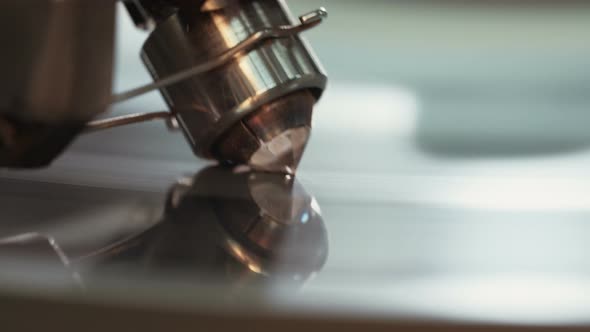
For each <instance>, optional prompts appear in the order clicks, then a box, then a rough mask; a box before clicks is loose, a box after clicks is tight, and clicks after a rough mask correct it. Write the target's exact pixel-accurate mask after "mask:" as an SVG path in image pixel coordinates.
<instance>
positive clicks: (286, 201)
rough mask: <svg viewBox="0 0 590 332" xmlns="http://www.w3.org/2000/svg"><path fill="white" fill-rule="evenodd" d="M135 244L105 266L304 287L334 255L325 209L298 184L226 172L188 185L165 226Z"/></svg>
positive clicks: (171, 205) (175, 197)
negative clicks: (330, 249)
mask: <svg viewBox="0 0 590 332" xmlns="http://www.w3.org/2000/svg"><path fill="white" fill-rule="evenodd" d="M129 243H131V244H133V245H131V246H129V245H125V244H123V245H120V246H117V247H113V248H110V249H109V250H107V251H105V252H103V253H101V254H100V255H99V256H100V257H102V264H101V265H102V266H104V265H105V264H106V265H107V266H109V265H122V267H123V268H126V269H130V270H131V271H133V268H134V266H135V267H139V268H140V269H141V270H142V271H146V269H147V270H148V271H149V272H150V273H153V274H155V275H158V274H161V273H171V272H172V273H173V272H180V273H187V274H188V276H190V277H191V278H199V276H200V277H215V278H216V280H226V281H227V282H232V283H233V282H238V283H241V282H243V281H244V280H252V279H254V280H260V278H262V279H267V278H273V279H274V278H279V279H280V280H283V281H291V282H295V283H297V284H299V283H302V282H304V281H305V280H307V279H308V278H309V277H310V276H311V275H313V274H314V273H315V272H317V271H319V270H320V269H321V268H322V266H323V265H324V263H325V260H326V257H327V252H328V241H327V234H326V229H325V226H324V223H323V220H322V217H321V215H320V211H319V207H318V205H317V203H316V201H315V200H314V198H312V197H311V196H309V195H308V194H307V193H306V192H305V191H304V190H303V188H302V187H301V185H300V184H299V183H297V182H296V181H295V180H294V179H293V178H291V177H290V176H289V175H283V174H270V173H241V174H235V173H233V172H232V171H231V170H230V169H225V168H209V169H206V170H204V171H202V172H200V173H199V174H197V176H195V177H194V178H193V179H188V180H185V181H180V182H179V183H178V184H177V185H175V186H174V187H173V188H172V189H171V191H170V194H169V197H168V202H167V211H166V214H165V218H164V220H163V222H162V223H160V224H159V225H158V226H156V227H155V228H153V229H152V230H150V231H149V232H147V233H145V234H143V235H142V236H140V237H139V238H136V239H134V240H132V241H129ZM138 264H139V266H137V265H138ZM219 278H221V279H219Z"/></svg>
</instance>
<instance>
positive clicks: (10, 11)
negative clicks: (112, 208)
mask: <svg viewBox="0 0 590 332" xmlns="http://www.w3.org/2000/svg"><path fill="white" fill-rule="evenodd" d="M0 19H1V20H2V22H3V26H4V27H7V28H4V29H1V30H0V40H2V43H3V44H4V45H10V46H9V47H4V48H3V50H2V52H3V58H2V61H1V62H0V72H2V80H0V123H1V124H0V166H4V167H40V166H46V165H47V164H49V163H50V162H51V161H52V160H53V159H54V158H55V157H56V156H57V155H58V154H59V153H61V151H62V150H63V149H64V148H65V147H66V146H67V144H68V143H69V142H70V141H71V140H72V139H73V138H74V137H75V136H76V135H77V134H78V133H79V132H80V131H82V130H83V128H84V126H85V123H86V122H88V121H89V120H90V119H92V118H93V117H94V116H95V115H97V114H98V113H101V112H103V111H104V110H105V109H106V108H107V107H108V105H109V103H110V96H111V76H112V65H113V47H114V26H115V24H114V23H115V1H114V0H104V1H94V0H62V1H52V0H28V1H2V2H1V4H0Z"/></svg>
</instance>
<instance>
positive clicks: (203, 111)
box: [142, 0, 327, 173]
mask: <svg viewBox="0 0 590 332" xmlns="http://www.w3.org/2000/svg"><path fill="white" fill-rule="evenodd" d="M211 4H213V3H211ZM214 4H215V6H208V7H207V8H205V7H198V8H194V9H195V10H192V11H190V12H189V11H187V10H186V9H185V8H187V7H181V8H180V9H179V11H178V12H177V13H175V14H174V15H171V16H170V17H168V18H166V19H165V20H163V21H161V22H159V23H158V25H157V27H156V29H155V30H154V31H153V32H152V34H151V36H150V37H149V38H148V40H147V41H146V43H145V44H144V47H143V52H142V58H143V60H144V62H145V63H146V66H147V68H148V69H149V70H150V72H151V74H152V76H153V77H154V79H155V80H156V81H158V80H162V81H165V80H166V78H167V77H171V76H174V74H176V73H182V72H183V71H184V72H186V73H189V72H190V71H192V70H195V71H196V73H195V74H194V75H193V76H189V77H187V78H186V79H185V80H183V81H177V82H176V83H173V84H169V85H166V86H162V87H161V89H160V91H161V92H162V95H163V96H164V99H165V100H166V102H167V103H168V105H169V107H170V109H171V110H172V112H173V114H174V116H175V117H176V119H177V121H178V124H179V126H180V128H181V129H182V131H183V132H184V134H185V136H186V137H187V140H188V141H189V143H190V144H191V146H192V148H193V151H194V152H195V154H196V155H198V156H201V157H205V158H211V159H216V160H219V161H221V162H222V163H229V164H247V165H249V166H251V167H252V168H253V169H256V170H264V171H276V172H286V173H292V172H294V171H295V169H296V168H297V165H298V164H299V161H300V159H301V156H302V154H303V151H304V149H305V146H306V144H307V140H308V138H309V135H310V130H311V116H312V111H313V106H314V104H315V102H316V101H317V100H318V99H319V98H320V96H321V94H322V92H323V90H324V88H325V86H326V82H327V77H326V74H325V73H324V70H323V68H322V67H321V65H320V63H319V61H318V60H317V59H316V58H315V56H314V54H313V52H312V51H311V49H310V47H309V45H307V43H306V42H305V40H304V39H303V38H302V37H301V36H299V35H298V33H299V32H301V31H304V30H305V29H308V28H310V27H313V26H315V25H317V24H318V23H319V22H320V21H321V20H322V18H324V17H325V16H326V12H325V10H323V9H319V10H316V11H313V12H311V13H309V14H306V15H303V16H301V17H300V18H299V23H300V24H299V25H297V24H296V20H295V19H294V18H293V17H292V16H291V14H290V12H289V10H288V8H287V7H286V5H285V3H284V2H283V1H280V0H251V1H219V2H215V3H214ZM195 68H196V69H195Z"/></svg>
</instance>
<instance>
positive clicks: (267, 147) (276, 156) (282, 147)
mask: <svg viewBox="0 0 590 332" xmlns="http://www.w3.org/2000/svg"><path fill="white" fill-rule="evenodd" d="M309 135H310V128H309V127H298V128H291V129H288V130H286V131H284V132H282V133H281V134H280V135H277V136H275V137H274V138H273V139H271V140H270V141H268V142H261V143H262V145H261V146H260V148H259V149H258V150H257V151H256V152H255V153H254V154H253V155H252V156H251V157H250V160H249V162H248V164H249V166H250V167H251V168H252V169H254V170H259V171H269V172H281V173H289V174H294V173H295V171H296V170H297V166H299V162H300V161H301V157H302V156H303V152H304V151H305V146H306V145H307V140H308V139H309Z"/></svg>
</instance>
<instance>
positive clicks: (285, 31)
mask: <svg viewBox="0 0 590 332" xmlns="http://www.w3.org/2000/svg"><path fill="white" fill-rule="evenodd" d="M327 16H328V12H327V11H326V10H325V9H324V8H323V7H321V8H319V9H316V10H314V11H311V12H309V13H306V14H304V15H301V16H299V22H300V24H298V25H284V26H278V27H273V28H266V29H262V30H259V31H257V32H256V33H254V34H252V35H250V36H249V37H248V38H247V39H245V40H243V41H242V42H240V43H239V44H237V45H235V46H234V47H232V48H230V49H229V50H227V51H225V52H223V53H221V54H220V55H219V56H217V57H215V58H213V59H211V60H208V61H205V62H203V63H201V64H198V65H196V66H193V67H191V68H188V69H186V70H182V71H180V72H178V73H176V74H173V75H170V76H168V77H166V78H163V79H159V80H156V81H155V82H153V83H150V84H146V85H143V86H140V87H138V88H135V89H132V90H129V91H126V92H122V93H119V94H115V95H113V96H112V98H111V105H112V104H116V103H120V102H123V101H126V100H129V99H132V98H135V97H138V96H140V95H143V94H145V93H148V92H151V91H154V90H158V89H161V88H164V87H167V86H170V85H172V84H175V83H178V82H181V81H184V80H186V79H189V78H191V77H194V76H197V75H201V74H203V73H206V72H209V71H211V70H213V69H216V68H218V67H221V66H223V65H224V64H226V63H228V62H230V61H231V60H233V59H234V58H235V57H236V56H238V55H240V54H243V53H246V52H249V51H251V50H253V49H254V48H255V47H256V46H258V45H259V44H260V43H262V42H263V41H266V40H268V39H273V38H285V37H289V36H292V35H296V34H299V33H301V32H303V31H306V30H309V29H311V28H314V27H316V26H317V25H319V24H320V23H322V21H323V20H324V19H325V18H327ZM172 115H173V114H172V113H171V112H168V111H159V112H142V113H134V114H129V115H123V116H116V117H111V118H105V119H100V120H94V121H90V122H88V124H87V125H86V130H85V132H94V131H98V130H104V129H109V128H114V127H119V126H123V125H129V124H134V123H140V122H145V121H150V120H158V119H164V120H169V119H171V118H172ZM172 127H174V126H172Z"/></svg>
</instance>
